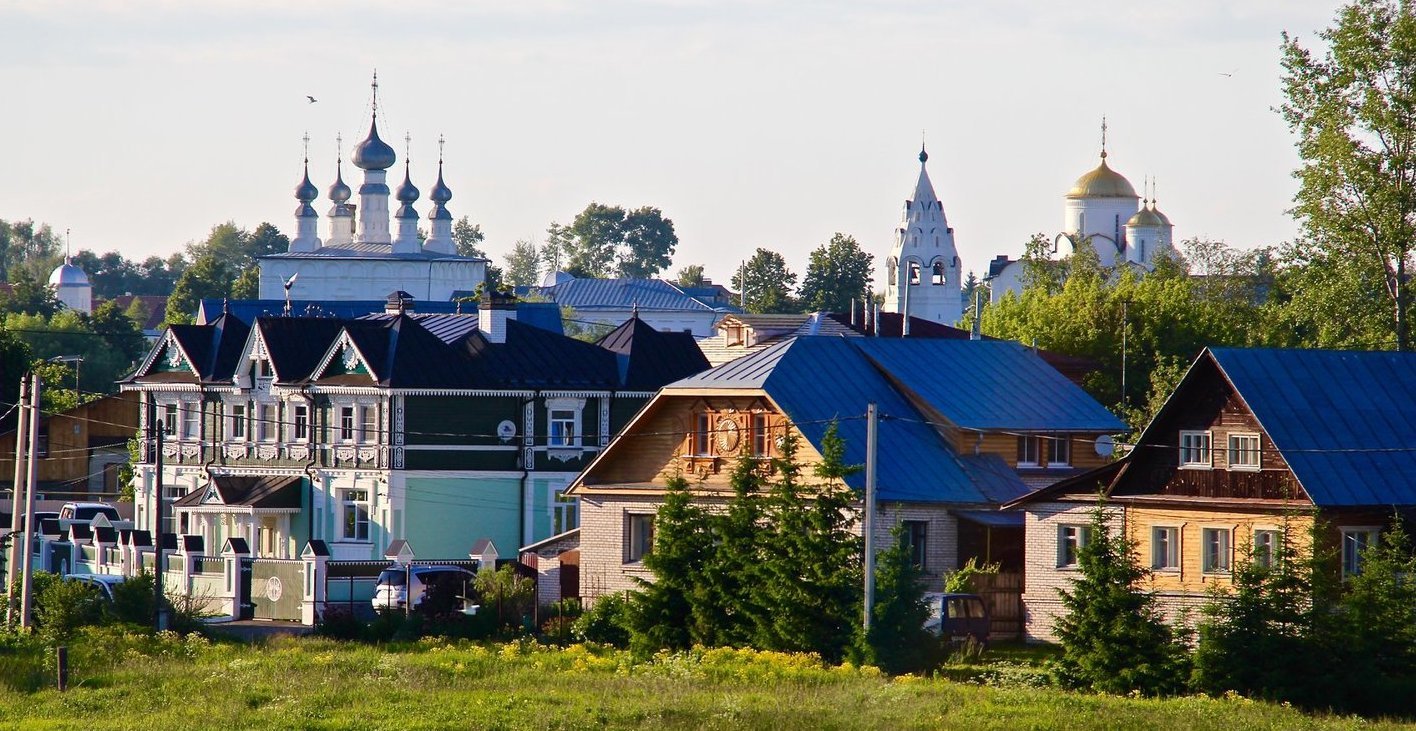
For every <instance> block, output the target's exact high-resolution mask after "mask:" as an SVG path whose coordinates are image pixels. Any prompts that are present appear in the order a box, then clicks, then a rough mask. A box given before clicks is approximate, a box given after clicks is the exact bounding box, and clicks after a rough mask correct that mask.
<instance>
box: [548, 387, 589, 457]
mask: <svg viewBox="0 0 1416 731" xmlns="http://www.w3.org/2000/svg"><path fill="white" fill-rule="evenodd" d="M558 411H560V412H567V411H568V412H570V413H571V414H572V415H573V416H574V419H573V420H567V419H560V420H559V422H558V421H557V419H556V412H558ZM584 412H585V399H583V398H548V399H546V446H547V447H550V448H552V449H575V448H578V447H580V446H582V445H583V444H584V438H585V413H584ZM567 421H568V422H569V423H570V427H571V429H572V432H571V434H570V435H569V439H567V438H566V435H564V434H562V435H559V436H557V435H556V434H555V433H554V432H555V429H556V426H555V425H556V423H561V424H564V423H567Z"/></svg>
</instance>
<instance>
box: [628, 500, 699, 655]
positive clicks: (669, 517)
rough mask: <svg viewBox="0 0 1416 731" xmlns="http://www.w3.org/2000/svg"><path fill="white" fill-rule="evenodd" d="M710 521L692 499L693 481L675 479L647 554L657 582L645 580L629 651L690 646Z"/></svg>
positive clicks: (636, 606)
mask: <svg viewBox="0 0 1416 731" xmlns="http://www.w3.org/2000/svg"><path fill="white" fill-rule="evenodd" d="M706 518H707V515H706V513H705V512H704V511H703V509H702V508H700V507H698V506H697V505H695V504H694V503H693V498H692V497H691V496H690V495H689V491H688V481H687V480H685V479H684V478H683V476H682V475H675V476H673V477H671V478H670V479H669V481H668V490H667V491H666V492H665V493H664V502H663V504H662V505H660V506H659V511H658V512H657V513H656V514H655V515H654V545H653V548H652V549H651V550H650V551H649V552H648V553H647V554H645V555H644V567H645V568H647V569H649V570H650V571H653V572H654V581H652V582H650V581H642V580H641V582H640V590H639V594H638V596H637V597H636V598H635V601H634V604H633V614H632V615H631V616H632V619H631V630H632V634H631V637H630V646H631V647H634V648H635V649H636V650H640V651H644V652H646V653H652V652H653V651H654V650H658V649H660V648H665V647H667V648H670V649H675V650H681V649H687V648H688V647H689V645H690V644H691V643H690V635H689V624H690V618H691V615H692V595H693V587H694V585H695V584H696V583H697V582H698V572H699V571H700V569H701V567H702V566H703V562H704V559H705V557H706V555H707V552H708V549H709V543H708V540H709V536H708V533H707V531H705V530H704V525H705V523H706Z"/></svg>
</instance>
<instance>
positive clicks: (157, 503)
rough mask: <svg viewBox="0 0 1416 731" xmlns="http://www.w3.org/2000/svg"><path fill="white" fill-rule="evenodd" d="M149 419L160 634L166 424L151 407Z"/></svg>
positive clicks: (155, 598)
mask: <svg viewBox="0 0 1416 731" xmlns="http://www.w3.org/2000/svg"><path fill="white" fill-rule="evenodd" d="M149 413H150V414H151V417H150V418H149V419H148V425H149V428H151V429H152V434H153V440H152V444H153V451H152V455H153V456H152V463H153V477H152V574H153V577H152V578H153V581H152V594H153V597H152V599H153V601H152V611H153V616H152V624H153V627H154V628H155V629H157V631H158V632H161V631H162V630H165V629H167V612H166V611H165V610H164V609H163V607H162V604H163V601H164V600H165V599H166V598H167V597H166V596H164V595H163V591H162V577H163V574H164V573H166V570H167V567H166V565H165V564H166V561H165V560H164V559H165V558H166V557H165V556H164V555H163V554H162V436H163V432H165V431H166V428H165V426H166V425H165V424H163V423H162V422H160V421H158V420H157V408H156V406H152V407H151V411H150V412H149Z"/></svg>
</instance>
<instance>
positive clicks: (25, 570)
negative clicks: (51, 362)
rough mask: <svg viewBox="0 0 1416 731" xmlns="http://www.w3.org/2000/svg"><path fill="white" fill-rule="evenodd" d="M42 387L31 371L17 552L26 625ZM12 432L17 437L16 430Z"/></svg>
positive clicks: (31, 595) (30, 602) (30, 596)
mask: <svg viewBox="0 0 1416 731" xmlns="http://www.w3.org/2000/svg"><path fill="white" fill-rule="evenodd" d="M43 388H44V386H43V382H42V381H41V380H40V378H39V374H38V373H31V374H30V402H29V407H30V418H29V424H28V426H29V449H28V453H27V454H26V455H25V457H26V460H25V461H26V462H28V463H29V479H28V480H26V484H25V529H24V536H23V538H24V541H25V543H24V548H23V549H22V550H21V552H20V562H21V563H20V571H21V575H20V626H21V627H24V628H26V629H28V628H29V627H30V624H31V621H30V609H31V608H32V606H33V604H34V593H33V588H34V587H33V586H31V584H30V580H31V578H32V577H33V575H34V488H35V486H36V485H38V484H39V460H38V459H37V457H38V455H39V404H40V401H41V399H40V395H41V394H42V393H43ZM15 436H16V438H19V435H18V434H16V435H15Z"/></svg>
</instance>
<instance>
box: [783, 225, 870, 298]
mask: <svg viewBox="0 0 1416 731" xmlns="http://www.w3.org/2000/svg"><path fill="white" fill-rule="evenodd" d="M874 269H875V257H873V256H871V255H870V254H868V253H866V252H865V251H862V250H861V248H860V245H859V244H857V243H856V240H855V237H853V236H847V235H845V234H843V233H839V232H838V233H836V234H833V235H832V236H831V240H830V241H829V242H827V243H826V244H823V245H822V246H819V247H817V248H816V250H815V251H813V252H811V260H810V262H809V263H808V264H807V267H806V277H805V278H804V279H802V282H801V293H800V295H799V296H798V298H799V300H800V302H801V305H802V307H804V308H806V309H807V310H809V311H813V312H816V311H824V312H845V311H846V310H847V309H848V308H849V307H851V303H852V302H859V301H862V300H864V299H865V297H866V296H867V295H868V294H869V292H870V278H871V276H872V273H873V272H874Z"/></svg>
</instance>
